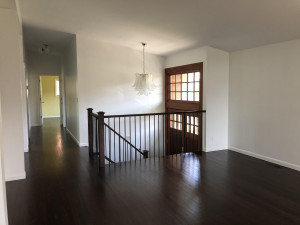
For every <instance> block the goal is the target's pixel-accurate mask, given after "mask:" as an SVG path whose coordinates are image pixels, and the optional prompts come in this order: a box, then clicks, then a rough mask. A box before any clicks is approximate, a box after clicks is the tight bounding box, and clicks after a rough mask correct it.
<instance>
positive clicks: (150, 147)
mask: <svg viewBox="0 0 300 225" xmlns="http://www.w3.org/2000/svg"><path fill="white" fill-rule="evenodd" d="M150 117H151V115H149V158H150V155H151V154H150V148H151V137H150V136H151V128H150V126H151V125H150V120H151V119H150Z"/></svg>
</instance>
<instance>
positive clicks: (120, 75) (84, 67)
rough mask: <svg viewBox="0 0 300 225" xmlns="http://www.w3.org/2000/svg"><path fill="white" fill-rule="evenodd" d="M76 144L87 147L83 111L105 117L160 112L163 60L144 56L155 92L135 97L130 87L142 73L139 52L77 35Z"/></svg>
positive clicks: (153, 56) (150, 55)
mask: <svg viewBox="0 0 300 225" xmlns="http://www.w3.org/2000/svg"><path fill="white" fill-rule="evenodd" d="M77 57H78V58H77V59H78V98H79V121H80V126H79V127H80V144H81V145H87V143H88V131H87V111H86V109H87V108H90V107H91V108H94V112H97V111H104V112H105V113H106V114H107V115H109V114H127V113H146V112H149V113H150V112H163V111H164V90H163V89H164V65H165V59H164V57H160V56H156V55H152V54H146V72H151V73H152V74H153V80H154V82H155V83H156V85H157V87H158V88H157V89H156V90H155V91H154V92H153V93H152V94H151V95H149V96H139V95H138V94H137V93H136V91H135V90H134V88H133V83H134V80H135V74H136V73H140V72H142V51H136V50H132V49H129V48H126V47H121V46H118V45H113V44H110V43H105V42H101V41H98V40H93V39H90V38H87V37H83V36H77Z"/></svg>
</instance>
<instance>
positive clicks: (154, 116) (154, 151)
mask: <svg viewBox="0 0 300 225" xmlns="http://www.w3.org/2000/svg"><path fill="white" fill-rule="evenodd" d="M153 123H154V137H153V139H154V159H155V139H156V137H155V115H154V119H153Z"/></svg>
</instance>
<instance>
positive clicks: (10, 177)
mask: <svg viewBox="0 0 300 225" xmlns="http://www.w3.org/2000/svg"><path fill="white" fill-rule="evenodd" d="M23 179H26V172H25V171H24V172H23V173H20V174H13V175H8V176H6V177H5V181H6V182H7V181H14V180H23Z"/></svg>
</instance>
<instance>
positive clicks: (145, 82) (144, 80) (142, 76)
mask: <svg viewBox="0 0 300 225" xmlns="http://www.w3.org/2000/svg"><path fill="white" fill-rule="evenodd" d="M142 45H143V73H137V74H136V75H135V82H134V85H133V87H134V88H135V90H136V91H137V92H138V95H149V94H151V92H152V91H153V90H154V89H155V85H154V83H153V81H152V74H150V73H146V69H145V46H146V43H142Z"/></svg>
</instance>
